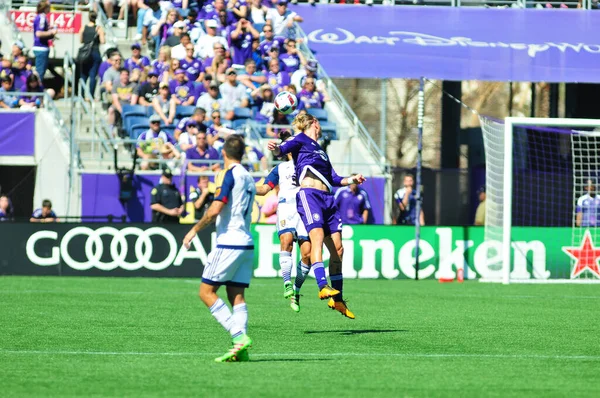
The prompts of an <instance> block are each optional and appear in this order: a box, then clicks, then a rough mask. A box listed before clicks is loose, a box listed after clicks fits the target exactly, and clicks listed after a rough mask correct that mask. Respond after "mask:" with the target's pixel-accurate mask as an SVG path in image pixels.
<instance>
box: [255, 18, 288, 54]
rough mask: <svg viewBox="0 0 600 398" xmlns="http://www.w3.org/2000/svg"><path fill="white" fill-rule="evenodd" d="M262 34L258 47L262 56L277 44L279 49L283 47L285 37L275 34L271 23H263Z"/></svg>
mask: <svg viewBox="0 0 600 398" xmlns="http://www.w3.org/2000/svg"><path fill="white" fill-rule="evenodd" d="M263 34H264V36H265V39H264V40H263V41H261V42H260V44H259V45H258V48H259V49H260V53H261V54H262V56H263V57H264V56H266V55H267V53H268V52H269V50H271V47H273V46H278V47H279V48H280V51H281V50H282V49H283V45H284V44H285V37H281V36H275V35H274V34H273V27H272V26H271V25H265V26H264V27H263Z"/></svg>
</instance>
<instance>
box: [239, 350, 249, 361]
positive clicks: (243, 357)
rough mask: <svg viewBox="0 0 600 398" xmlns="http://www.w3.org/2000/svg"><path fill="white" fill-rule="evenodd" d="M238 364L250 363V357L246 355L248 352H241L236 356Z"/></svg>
mask: <svg viewBox="0 0 600 398" xmlns="http://www.w3.org/2000/svg"><path fill="white" fill-rule="evenodd" d="M237 359H238V362H250V355H248V350H242V351H240V352H238V354H237Z"/></svg>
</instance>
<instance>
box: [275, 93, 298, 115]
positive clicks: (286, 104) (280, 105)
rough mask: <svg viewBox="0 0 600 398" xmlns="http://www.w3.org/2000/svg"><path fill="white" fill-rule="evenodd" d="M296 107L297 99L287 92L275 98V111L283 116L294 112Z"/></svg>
mask: <svg viewBox="0 0 600 398" xmlns="http://www.w3.org/2000/svg"><path fill="white" fill-rule="evenodd" d="M297 106H298V99H297V98H296V96H295V95H294V94H292V93H290V92H289V91H282V92H280V93H279V94H277V97H275V109H277V111H279V112H281V113H283V114H284V115H289V114H290V113H292V112H294V111H295V110H296V107H297Z"/></svg>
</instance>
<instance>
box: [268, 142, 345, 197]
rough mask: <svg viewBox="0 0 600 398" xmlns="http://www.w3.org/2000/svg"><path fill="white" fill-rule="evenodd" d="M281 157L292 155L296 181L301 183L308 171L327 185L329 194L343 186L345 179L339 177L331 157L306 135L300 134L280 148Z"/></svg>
mask: <svg viewBox="0 0 600 398" xmlns="http://www.w3.org/2000/svg"><path fill="white" fill-rule="evenodd" d="M279 149H280V150H281V155H280V156H283V155H285V154H287V153H291V154H292V157H293V158H294V164H295V165H296V181H298V182H301V181H302V179H303V178H304V176H305V175H306V173H307V172H308V171H310V172H311V173H313V174H314V175H315V176H316V177H318V178H319V180H321V181H322V182H323V184H325V185H327V187H328V188H329V192H332V191H333V187H334V186H336V187H339V186H341V183H342V180H343V177H340V176H339V175H337V173H336V172H335V170H334V169H333V167H332V166H331V162H330V161H329V157H328V156H327V154H326V153H325V151H324V150H323V149H322V148H321V146H320V145H319V143H318V142H316V141H315V140H313V139H312V138H310V137H309V136H307V135H306V134H304V133H298V134H296V135H295V136H293V137H292V138H290V139H288V140H287V141H286V142H284V143H283V144H281V146H280V147H279Z"/></svg>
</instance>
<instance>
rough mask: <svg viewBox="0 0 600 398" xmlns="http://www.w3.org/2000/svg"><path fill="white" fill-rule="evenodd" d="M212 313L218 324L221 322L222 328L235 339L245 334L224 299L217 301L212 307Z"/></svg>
mask: <svg viewBox="0 0 600 398" xmlns="http://www.w3.org/2000/svg"><path fill="white" fill-rule="evenodd" d="M210 313H211V315H212V316H214V317H215V319H216V320H217V322H219V323H220V324H221V326H223V327H224V328H225V330H227V331H228V332H229V333H230V334H231V337H233V338H235V337H238V336H241V335H242V334H243V333H242V331H241V329H240V327H239V326H238V325H237V323H236V322H235V320H234V319H233V315H232V314H231V311H230V310H229V307H227V304H225V302H224V301H223V300H222V299H220V298H218V299H217V301H215V303H214V304H213V305H212V306H211V307H210Z"/></svg>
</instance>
